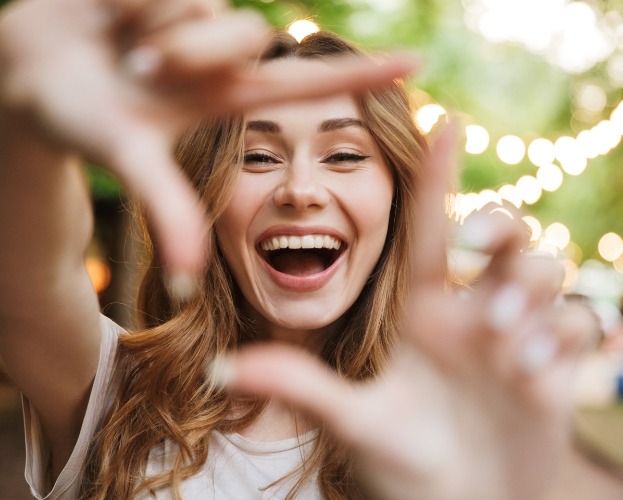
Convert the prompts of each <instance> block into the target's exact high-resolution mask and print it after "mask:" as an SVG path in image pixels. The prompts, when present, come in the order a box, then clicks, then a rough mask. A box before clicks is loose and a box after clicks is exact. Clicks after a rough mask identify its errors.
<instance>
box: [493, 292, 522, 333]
mask: <svg viewBox="0 0 623 500" xmlns="http://www.w3.org/2000/svg"><path fill="white" fill-rule="evenodd" d="M527 304H528V294H527V293H526V291H525V290H524V289H523V288H521V287H520V286H518V285H515V284H509V285H505V286H503V287H502V288H500V290H498V292H497V293H496V294H495V295H494V296H493V299H492V300H491V304H490V306H489V310H488V311H487V320H488V323H489V325H490V326H491V327H492V328H493V329H494V330H496V331H498V332H500V333H505V332H507V331H508V330H509V329H510V328H511V327H512V326H513V325H515V324H516V323H517V322H518V321H519V320H520V319H521V317H522V315H523V313H524V311H525V309H526V305H527Z"/></svg>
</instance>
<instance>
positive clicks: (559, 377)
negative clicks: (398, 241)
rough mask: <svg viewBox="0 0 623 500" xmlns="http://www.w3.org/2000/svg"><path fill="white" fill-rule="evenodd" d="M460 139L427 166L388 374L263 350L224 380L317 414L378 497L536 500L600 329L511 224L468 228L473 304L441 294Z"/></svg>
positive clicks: (228, 365)
mask: <svg viewBox="0 0 623 500" xmlns="http://www.w3.org/2000/svg"><path fill="white" fill-rule="evenodd" d="M453 142H454V133H453V131H452V130H451V129H450V128H448V129H446V130H444V131H443V132H442V133H441V134H440V137H439V138H438V140H437V142H436V143H435V145H434V146H433V148H432V152H431V155H430V157H429V159H428V162H427V165H426V168H425V173H424V176H423V181H422V182H423V184H422V186H420V190H419V193H420V194H419V196H420V204H419V206H418V207H419V210H420V212H419V213H418V221H419V222H418V226H417V227H416V228H414V231H416V234H420V235H426V240H425V241H422V240H421V239H420V242H421V243H420V244H418V245H417V246H416V248H415V249H414V251H413V256H412V259H413V260H412V263H411V265H412V269H413V282H412V287H411V294H410V297H409V300H408V302H407V308H406V313H405V318H404V328H403V338H402V342H401V344H400V348H399V349H398V350H397V352H396V355H395V356H394V359H393V360H392V362H391V363H390V366H389V367H387V369H386V371H385V373H384V374H383V375H382V376H381V377H379V378H378V379H376V380H374V381H373V382H370V383H366V384H358V385H352V384H349V383H348V382H346V381H344V380H341V379H339V378H338V377H336V376H335V374H333V373H331V372H330V371H329V370H328V369H327V368H326V367H325V366H323V365H322V364H321V363H320V362H319V361H318V360H317V359H315V358H314V357H312V356H310V354H309V353H307V352H305V351H304V350H301V349H295V348H292V347H286V346H283V345H268V346H252V347H249V348H247V349H246V350H244V351H243V352H242V353H240V355H238V356H237V357H236V358H234V359H232V360H230V361H229V362H225V363H224V364H222V365H221V366H222V367H224V368H223V371H222V372H221V373H220V377H221V380H222V381H223V383H227V384H228V385H229V387H231V388H232V389H235V390H240V391H244V392H254V393H258V394H263V395H267V396H269V395H270V396H273V397H275V396H276V397H278V398H280V399H282V400H284V401H287V402H289V403H291V404H295V405H296V406H297V407H298V408H299V409H305V410H308V411H309V412H310V413H311V414H312V415H314V416H316V417H320V418H322V419H323V420H324V421H325V422H326V423H327V425H329V427H330V428H331V429H333V430H334V432H335V433H336V434H337V435H338V436H340V437H341V438H342V439H344V440H345V441H346V442H347V443H349V444H350V445H351V449H352V453H353V456H354V457H355V460H356V464H357V467H358V472H359V474H360V476H359V477H360V478H361V482H362V484H363V485H364V486H365V487H366V488H367V489H368V491H369V493H370V496H371V497H372V498H392V499H393V498H396V499H400V498H418V499H419V498H422V499H456V500H459V499H461V500H465V499H470V500H471V499H474V500H476V499H479V500H482V499H491V500H494V499H499V498H505V499H518V500H519V499H525V498H534V499H536V498H542V496H543V495H544V491H545V489H546V488H547V485H548V483H549V481H550V479H551V476H552V474H553V471H554V468H555V464H556V460H557V457H558V454H559V452H560V450H561V449H563V448H564V447H565V446H567V439H568V436H569V429H568V414H569V394H568V388H569V380H570V377H571V373H572V370H573V365H574V360H575V358H576V356H577V353H578V350H579V348H580V346H581V345H582V343H583V339H584V338H585V335H586V334H587V333H588V332H591V331H592V330H593V328H594V321H593V319H592V317H591V316H590V314H589V313H588V312H587V311H585V310H583V309H582V308H576V307H570V306H565V305H560V304H559V303H558V302H557V301H556V300H555V299H556V297H557V288H558V286H559V282H560V273H559V268H558V264H557V263H556V262H555V261H554V259H542V258H539V259H534V258H526V257H524V256H523V255H522V254H520V253H519V249H520V248H521V247H522V244H523V242H524V241H525V233H524V231H523V230H522V229H521V227H520V226H519V225H517V224H515V223H513V222H512V221H510V220H509V219H507V218H506V217H505V216H501V217H499V216H492V217H488V218H486V220H484V221H483V220H478V221H473V222H472V224H470V225H469V226H468V227H465V228H464V230H463V231H464V233H465V234H464V235H463V236H464V240H465V241H468V242H472V243H473V244H477V245H478V249H479V250H482V251H486V252H487V253H490V254H491V263H490V265H489V267H488V268H487V269H486V270H485V271H484V274H483V276H482V277H481V279H480V281H479V284H478V286H477V287H476V288H475V289H474V290H473V291H472V292H471V294H469V295H468V296H465V294H457V293H453V292H452V291H449V290H448V289H447V287H446V285H445V277H444V272H443V268H444V264H443V255H444V251H445V245H446V234H445V232H446V227H447V217H446V216H445V214H444V213H443V210H441V207H442V206H443V198H444V194H445V192H446V190H447V186H448V184H449V179H450V177H451V172H452V168H453V165H454V158H453V154H452V150H453ZM509 297H510V300H509ZM501 314H503V315H504V319H505V321H504V322H499V321H497V318H498V316H499V315H501ZM535 353H536V354H535ZM216 376H219V374H218V373H217V374H216ZM301 387H304V388H305V390H304V391H302V390H301Z"/></svg>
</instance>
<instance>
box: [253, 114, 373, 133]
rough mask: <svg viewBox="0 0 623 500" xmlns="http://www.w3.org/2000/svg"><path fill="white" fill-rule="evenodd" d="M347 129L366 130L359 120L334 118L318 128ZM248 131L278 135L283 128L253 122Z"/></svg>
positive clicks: (262, 121) (329, 130)
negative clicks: (357, 128) (359, 128)
mask: <svg viewBox="0 0 623 500" xmlns="http://www.w3.org/2000/svg"><path fill="white" fill-rule="evenodd" d="M346 127H361V128H366V126H365V125H364V124H363V122H362V121H361V120H359V119H357V118H333V119H331V120H325V121H323V122H322V123H321V124H320V126H319V127H318V131H319V132H331V131H332V130H338V129H341V128H346ZM247 130H252V131H254V132H267V133H270V134H278V133H280V132H281V127H280V126H279V125H278V124H277V123H275V122H273V121H270V120H252V121H250V122H248V123H247Z"/></svg>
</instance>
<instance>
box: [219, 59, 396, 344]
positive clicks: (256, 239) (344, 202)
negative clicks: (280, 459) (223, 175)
mask: <svg viewBox="0 0 623 500" xmlns="http://www.w3.org/2000/svg"><path fill="white" fill-rule="evenodd" d="M269 64H271V65H272V66H274V67H275V70H278V67H279V61H277V62H272V63H269ZM301 64H322V63H318V62H301ZM247 118H248V123H247V128H246V132H245V136H244V165H243V168H242V173H241V175H240V178H239V180H238V182H237V184H236V186H235V188H234V193H233V197H232V199H231V201H230V203H229V205H228V207H227V209H226V210H225V212H224V214H223V215H222V217H221V218H220V219H219V221H218V223H217V225H216V231H217V235H218V239H219V242H220V246H221V249H222V251H223V254H224V256H225V259H226V261H227V263H228V266H229V268H230V269H231V272H232V274H233V276H234V278H235V280H236V282H237V284H238V286H239V287H240V289H241V291H242V293H243V295H244V298H245V299H246V302H247V306H250V307H249V308H248V309H249V311H248V312H249V314H250V315H251V316H252V317H253V318H254V319H256V320H258V325H260V326H261V325H264V326H265V327H266V328H267V332H265V333H267V334H268V335H269V336H273V337H279V336H280V335H281V334H283V332H285V335H286V337H287V336H288V335H289V334H290V333H291V332H292V331H299V332H301V331H307V332H309V331H315V330H319V329H320V330H321V329H323V328H324V327H326V326H328V325H329V324H331V323H332V322H334V321H335V320H336V319H338V318H339V317H340V316H341V315H342V314H344V312H346V310H347V309H348V308H349V307H350V306H351V305H352V304H353V302H354V301H355V300H356V298H357V297H358V296H359V294H360V293H361V290H362V288H363V286H364V284H365V283H366V280H367V279H368V277H369V276H370V274H371V272H372V270H373V268H374V266H375V264H376V263H377V261H378V259H379V256H380V255H381V251H382V249H383V246H384V243H385V238H386V235H387V230H388V224H389V215H390V210H391V205H392V197H393V191H394V186H393V181H392V174H391V171H390V168H389V166H388V165H387V163H386V161H385V159H384V158H383V156H382V155H381V152H380V150H379V147H378V146H377V144H376V143H375V141H374V140H373V138H372V137H371V135H370V134H369V132H368V131H367V130H366V127H365V126H364V125H363V123H362V121H361V114H360V112H359V109H358V106H357V104H356V102H355V100H354V99H353V98H352V97H350V96H340V97H334V98H330V99H324V100H315V101H310V102H302V103H293V104H286V105H279V106H273V107H269V108H264V109H261V110H257V111H255V112H252V113H250V114H249V116H248V117H247ZM280 332H281V333H280Z"/></svg>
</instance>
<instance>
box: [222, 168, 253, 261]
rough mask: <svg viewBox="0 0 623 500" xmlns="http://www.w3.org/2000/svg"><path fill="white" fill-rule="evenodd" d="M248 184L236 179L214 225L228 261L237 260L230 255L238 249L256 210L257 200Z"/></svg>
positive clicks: (243, 240) (244, 238)
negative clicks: (236, 181) (224, 206)
mask: <svg viewBox="0 0 623 500" xmlns="http://www.w3.org/2000/svg"><path fill="white" fill-rule="evenodd" d="M248 184H249V183H248V182H245V181H244V180H243V179H242V178H241V179H240V180H239V181H238V183H237V184H236V186H235V188H234V191H233V193H232V197H231V199H230V201H229V203H228V205H227V207H226V208H225V211H224V212H223V214H222V215H221V216H220V217H219V219H218V221H217V222H216V225H215V230H216V235H217V237H218V240H219V244H220V246H221V249H222V250H223V252H224V254H225V258H226V259H227V260H228V261H230V260H239V259H230V257H233V256H234V254H236V253H237V252H239V251H240V250H239V249H240V248H241V243H244V242H245V240H246V237H247V232H248V228H249V225H250V223H251V221H252V219H253V217H254V214H255V213H256V210H257V201H256V199H255V197H254V196H253V190H252V189H249V186H248Z"/></svg>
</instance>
